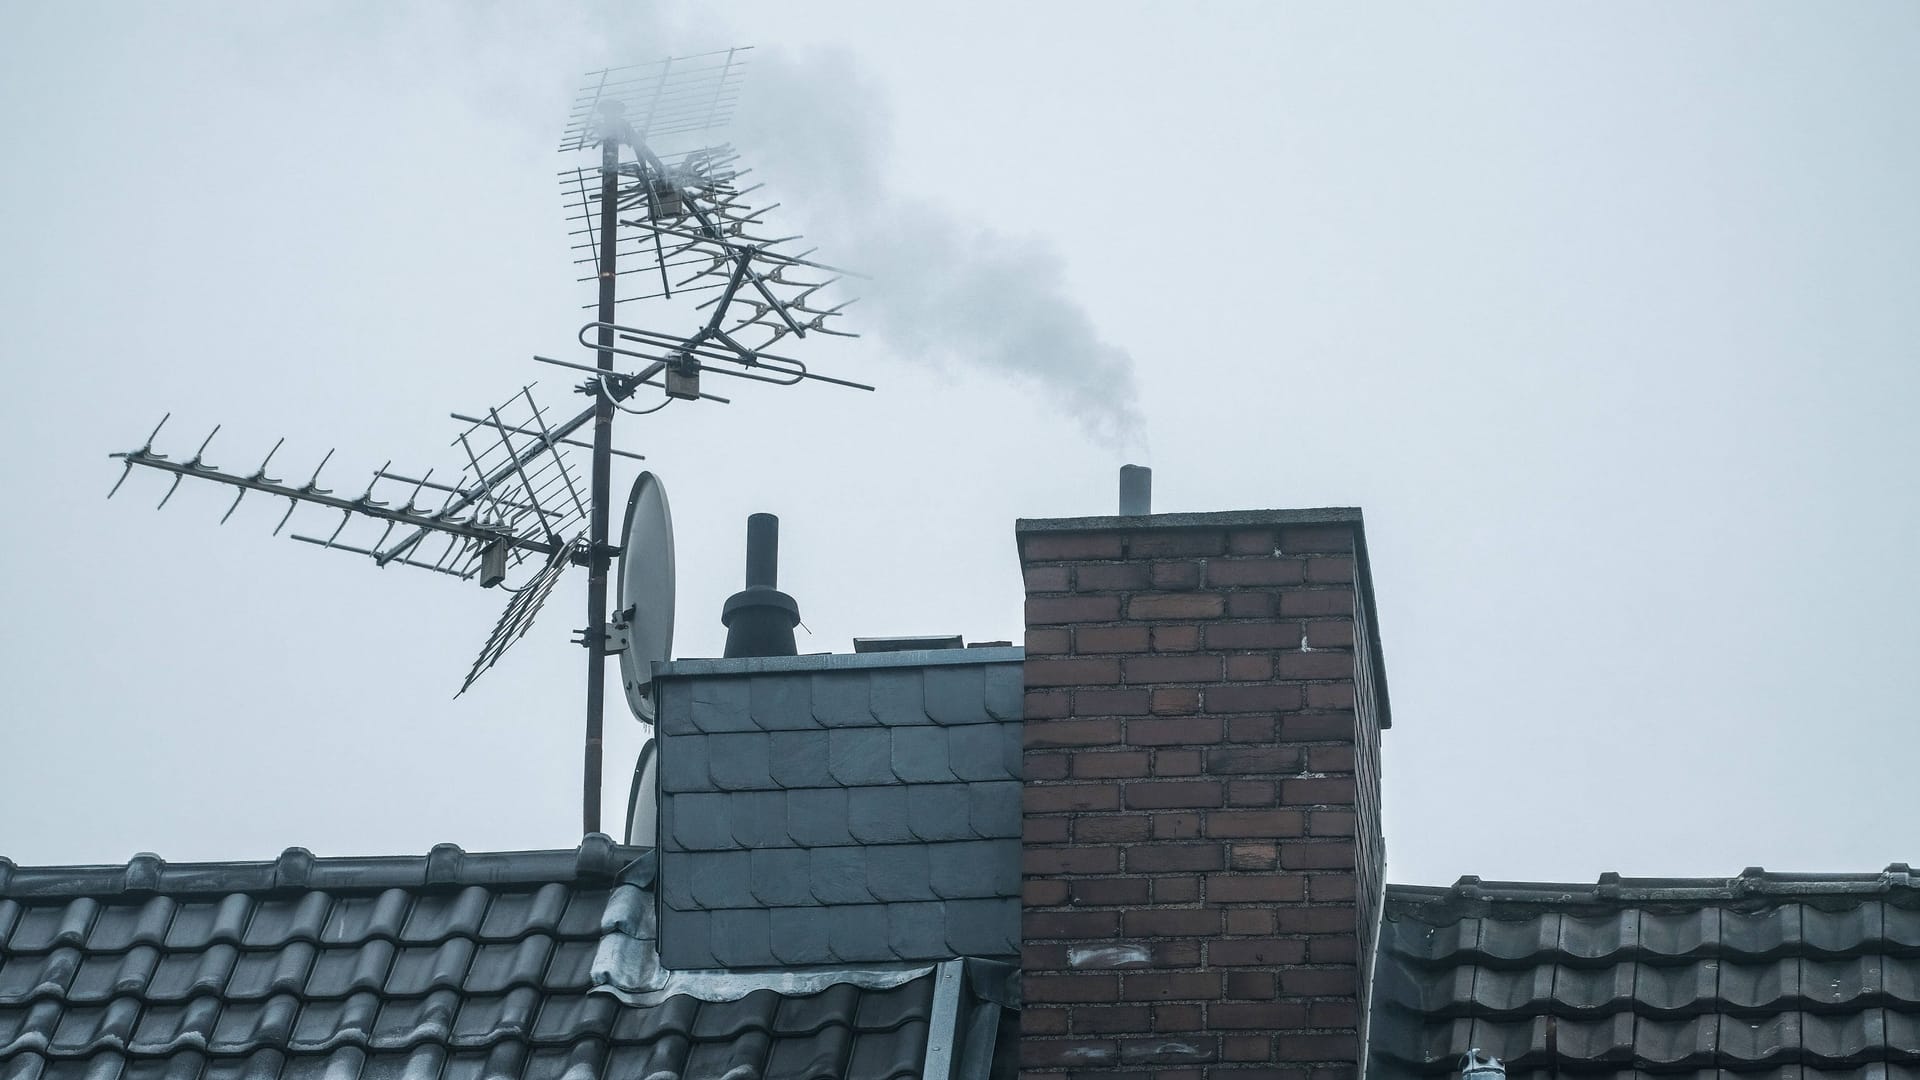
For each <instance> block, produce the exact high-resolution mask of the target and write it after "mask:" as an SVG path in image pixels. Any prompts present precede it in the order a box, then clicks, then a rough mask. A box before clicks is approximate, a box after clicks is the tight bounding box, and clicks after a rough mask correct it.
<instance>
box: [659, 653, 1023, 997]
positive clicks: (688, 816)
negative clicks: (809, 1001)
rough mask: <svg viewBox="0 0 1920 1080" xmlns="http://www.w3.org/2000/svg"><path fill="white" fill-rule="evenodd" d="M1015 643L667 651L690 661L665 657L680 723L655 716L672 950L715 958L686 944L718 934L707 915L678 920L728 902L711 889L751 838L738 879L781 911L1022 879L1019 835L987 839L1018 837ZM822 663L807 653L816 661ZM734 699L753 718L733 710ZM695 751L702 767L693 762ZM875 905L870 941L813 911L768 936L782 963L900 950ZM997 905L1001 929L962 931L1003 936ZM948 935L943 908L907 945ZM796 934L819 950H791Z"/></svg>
mask: <svg viewBox="0 0 1920 1080" xmlns="http://www.w3.org/2000/svg"><path fill="white" fill-rule="evenodd" d="M1018 656H1019V654H1018V651H1017V650H996V651H994V653H993V654H987V653H984V652H983V653H982V654H981V655H979V656H977V657H976V656H974V655H959V654H946V653H932V654H916V655H908V654H894V655H891V656H861V657H855V658H849V657H821V658H818V659H817V660H816V659H815V658H809V657H796V658H782V659H781V660H780V661H779V662H778V663H773V662H753V661H747V662H741V661H693V662H683V663H682V664H681V665H679V666H680V667H681V668H682V669H683V670H684V672H685V673H684V674H680V673H676V672H675V671H673V670H671V669H669V670H667V671H664V672H663V673H662V678H661V682H662V687H663V689H662V697H661V703H662V706H661V707H662V711H663V713H664V712H665V711H667V710H670V709H672V708H674V707H676V705H678V704H681V703H684V707H686V708H687V709H689V710H691V712H692V713H693V714H694V719H693V720H692V721H691V722H686V723H680V722H676V721H674V720H673V719H672V718H670V717H665V716H663V718H662V720H661V723H660V726H659V731H660V732H661V749H660V759H661V768H662V777H663V783H662V785H661V788H662V805H661V817H660V820H661V826H662V830H661V838H662V839H661V852H660V861H661V888H662V890H663V894H664V896H665V911H664V912H663V916H662V917H663V925H662V934H663V939H664V940H666V941H671V942H674V943H675V944H674V945H673V946H672V948H671V949H670V950H669V951H670V952H671V955H672V957H673V962H675V963H681V964H685V965H686V966H693V967H712V966H717V965H719V964H720V963H721V962H722V959H721V958H720V957H719V956H717V955H712V954H709V955H705V956H702V955H701V954H700V952H699V948H698V946H697V944H696V945H694V946H689V945H688V944H687V942H688V941H694V942H696V943H697V942H703V941H709V940H711V939H712V938H713V933H712V932H710V931H708V932H696V931H704V930H708V928H707V927H705V926H704V924H703V925H702V926H701V927H697V928H696V927H694V926H693V925H692V924H691V923H685V924H682V923H679V922H678V921H677V920H680V919H682V918H683V917H684V916H685V915H686V914H689V913H690V911H691V910H693V909H699V910H706V911H714V912H717V911H722V910H730V909H733V908H734V907H736V906H739V905H735V904H720V903H717V902H716V901H718V900H720V899H731V898H734V897H735V896H736V889H735V886H736V885H737V884H738V883H739V878H738V872H737V865H738V862H737V860H734V859H730V858H727V857H726V856H729V855H734V854H739V853H742V852H754V853H756V854H757V855H760V857H759V858H757V859H754V860H750V861H749V866H750V867H758V869H752V870H750V873H749V877H748V880H747V882H746V886H747V888H748V890H749V892H750V893H751V895H752V896H753V898H754V900H753V903H755V904H758V905H765V906H769V907H773V908H779V909H782V910H785V909H788V908H803V909H804V908H809V907H818V908H822V909H824V908H828V907H832V906H835V905H839V904H854V905H859V906H862V907H865V906H868V905H871V904H873V903H874V901H875V898H876V897H878V898H879V899H880V900H882V901H884V902H886V903H887V904H895V903H914V904H924V903H928V902H931V901H936V900H939V899H941V898H942V897H943V896H946V895H952V896H955V897H958V898H963V899H984V898H988V897H989V896H999V897H1002V898H1011V897H1015V896H1017V895H1018V891H1019V880H1018V845H1017V842H1016V843H1012V844H1007V843H1002V844H998V845H993V846H981V842H982V841H983V840H984V839H998V840H1009V839H1012V840H1016V841H1017V838H1018V836H1019V833H1020V784H1019V775H1020V768H1021V732H1020V723H1019V715H1018V702H1019V695H1020V686H1021V679H1022V676H1021V668H1020V665H1019V663H1018V662H1017V659H1018ZM816 663H817V664H818V665H820V668H819V669H815V668H813V667H812V666H811V665H813V664H816ZM723 684H724V685H723ZM676 688H677V689H676ZM990 696H992V697H993V698H994V700H995V702H996V704H994V705H992V706H990V705H989V703H988V698H989V697H990ZM742 709H744V710H745V712H746V714H747V718H748V720H749V721H750V730H747V729H745V728H746V727H747V726H748V725H743V724H742V723H741V720H740V712H741V710H742ZM996 709H997V710H998V713H996V711H995V710H996ZM695 747H697V749H694V748H695ZM677 763H685V764H677ZM694 763H699V764H700V765H703V766H704V768H705V770H706V775H705V777H704V778H703V777H701V776H699V775H698V774H697V769H696V768H695V767H694ZM951 845H965V846H964V847H962V848H961V849H960V850H959V852H957V853H956V854H954V855H952V856H950V857H941V855H940V849H941V848H943V847H945V846H951ZM895 848H899V849H905V850H891V849H895ZM799 849H805V850H806V852H807V857H806V859H805V860H804V868H805V873H804V875H803V876H801V877H799V878H796V879H794V880H791V881H789V880H786V879H785V878H784V875H786V874H789V873H791V872H792V870H793V868H795V867H798V866H801V865H802V863H801V862H800V861H799V860H797V859H795V858H792V857H776V856H774V855H772V854H771V853H773V852H776V851H797V850H799ZM862 849H866V850H862ZM761 853H766V854H761ZM709 862H712V863H713V883H712V884H711V885H709V886H706V887H704V888H702V887H696V885H695V884H694V883H695V882H699V881H701V880H703V879H705V878H707V877H708V874H707V871H706V867H707V864H708V863H709ZM988 863H991V864H992V865H988ZM1002 863H1004V864H1005V865H1004V866H1003V865H1001V864H1002ZM936 866H937V867H938V874H939V875H940V876H939V882H938V886H937V887H936V883H935V873H936V870H935V868H936ZM768 875H779V876H768ZM988 889H993V890H997V891H995V892H993V893H987V892H986V890H988ZM993 910H995V911H999V912H1001V913H1002V914H1005V913H1006V912H1007V911H1008V910H1010V909H1008V908H1005V907H999V908H995V909H993ZM881 914H882V917H881V918H879V919H875V920H868V921H867V923H866V924H865V925H866V931H865V932H866V933H867V934H868V935H869V936H870V937H871V938H872V939H873V940H872V941H870V942H867V943H865V944H861V945H858V946H855V945H853V944H851V943H850V935H855V934H857V933H858V932H859V926H858V925H857V924H855V923H852V922H846V921H842V920H838V919H834V918H828V917H827V916H825V915H824V914H823V915H822V916H821V918H822V922H821V923H820V925H819V926H818V927H816V928H814V930H812V931H810V932H807V933H796V934H795V935H794V938H793V940H792V941H791V942H789V943H787V944H785V945H783V946H782V948H781V949H780V950H778V952H779V959H780V962H786V963H803V962H812V963H835V962H840V961H871V960H874V959H894V958H897V957H900V956H903V955H906V954H902V953H900V952H898V949H897V945H898V941H897V940H896V936H895V934H894V933H893V929H892V927H893V921H897V920H893V921H890V919H889V918H888V917H887V916H886V912H885V909H884V908H883V909H882V910H881ZM922 915H924V913H922ZM915 917H916V918H919V917H921V916H920V915H916V916H915ZM971 917H976V918H977V917H978V916H977V914H976V915H975V916H971ZM902 918H905V916H903V917H902ZM1007 918H1008V919H1009V922H1008V925H1007V927H1005V928H1003V932H1000V933H997V934H977V933H971V932H970V933H968V934H966V935H963V936H966V937H968V939H969V940H978V939H983V938H992V939H993V940H995V941H997V942H999V944H1000V947H1002V948H1005V949H1008V950H1009V951H1011V949H1012V948H1013V947H1012V946H1010V945H1008V944H1007V943H1008V942H1011V941H1013V940H1014V939H1015V938H1017V925H1016V924H1017V915H1009V916H1007ZM783 920H785V925H790V926H799V925H802V923H803V922H804V920H803V919H802V917H801V916H800V915H798V914H796V915H791V916H783ZM795 920H800V921H795ZM683 931H685V932H683ZM950 936H953V935H950V934H949V933H948V932H947V928H946V927H945V926H944V924H943V925H942V927H940V928H929V929H928V930H927V931H926V932H924V933H921V934H919V935H918V936H917V937H916V938H915V940H916V941H919V942H921V944H920V945H919V946H916V947H923V948H926V949H928V950H929V951H928V952H925V953H923V954H916V955H915V956H914V958H916V959H942V958H945V957H947V956H950V955H953V954H952V953H951V952H950V947H949V946H948V945H947V944H946V943H945V942H946V940H947V938H948V937H950ZM808 943H812V944H811V945H809V944H808ZM821 943H824V945H822V944H821ZM807 947H820V948H821V949H822V951H821V952H819V953H817V954H814V955H812V956H811V957H810V958H807V959H802V957H804V956H805V955H806V954H805V948H807ZM843 947H844V948H851V949H853V951H852V952H847V951H844V948H843Z"/></svg>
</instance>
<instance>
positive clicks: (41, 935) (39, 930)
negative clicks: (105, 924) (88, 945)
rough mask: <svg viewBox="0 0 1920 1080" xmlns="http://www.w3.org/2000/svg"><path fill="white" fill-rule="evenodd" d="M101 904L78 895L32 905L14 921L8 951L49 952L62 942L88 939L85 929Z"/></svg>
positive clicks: (82, 941)
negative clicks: (64, 900) (54, 903)
mask: <svg viewBox="0 0 1920 1080" xmlns="http://www.w3.org/2000/svg"><path fill="white" fill-rule="evenodd" d="M99 909H100V904H99V902H98V901H95V900H94V899H92V898H91V897H81V898H79V899H77V900H71V901H68V902H67V903H65V904H62V905H59V906H57V907H55V906H47V907H35V908H32V909H30V910H28V911H27V912H25V913H24V914H23V915H22V916H21V918H20V919H19V920H18V921H17V922H16V923H15V924H14V927H13V934H12V935H11V936H10V937H9V938H8V939H7V943H6V944H7V951H9V952H36V953H37V952H48V951H50V950H53V949H57V948H59V947H61V946H63V945H68V946H78V945H80V944H82V943H84V942H85V941H86V940H87V930H88V928H89V927H90V926H92V925H93V916H94V914H95V912H97V911H99Z"/></svg>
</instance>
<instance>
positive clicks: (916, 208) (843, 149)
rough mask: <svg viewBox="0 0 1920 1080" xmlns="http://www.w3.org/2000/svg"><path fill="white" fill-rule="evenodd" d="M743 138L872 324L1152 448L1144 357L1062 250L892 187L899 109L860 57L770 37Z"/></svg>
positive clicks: (1131, 446) (866, 325) (865, 322)
mask: <svg viewBox="0 0 1920 1080" xmlns="http://www.w3.org/2000/svg"><path fill="white" fill-rule="evenodd" d="M748 80H749V81H748V92H747V94H746V95H744V96H745V98H746V99H747V100H745V101H743V103H742V112H741V115H740V116H739V119H738V123H737V125H736V127H737V130H738V131H739V133H740V138H739V142H740V145H741V146H742V148H743V149H744V150H745V152H746V153H747V156H748V158H749V159H750V163H751V164H752V165H753V166H754V167H755V168H756V169H757V170H759V175H761V176H764V177H766V178H767V180H768V184H769V188H770V189H774V190H775V191H776V194H775V196H774V197H775V198H780V199H783V200H790V201H789V202H788V206H787V207H782V213H785V212H786V210H787V209H788V207H791V206H793V205H794V204H796V203H797V204H800V206H801V208H804V209H805V211H806V212H807V217H808V218H809V219H810V223H809V232H810V234H812V235H818V236H831V237H832V240H831V243H830V244H828V245H826V246H825V248H824V249H823V251H822V253H821V256H820V257H821V258H823V259H825V260H826V261H828V262H831V263H835V264H837V265H844V266H850V267H852V268H854V269H857V270H859V271H860V272H861V273H863V274H866V275H869V276H870V277H871V278H872V280H870V281H854V282H848V283H846V287H848V288H849V289H850V291H851V293H853V294H857V295H859V297H860V302H859V303H858V304H857V305H855V306H854V307H853V308H851V309H849V314H851V315H853V316H854V322H855V323H857V324H858V329H859V330H861V332H863V333H866V334H869V335H870V336H873V337H876V338H878V339H880V340H881V341H882V342H884V344H885V345H887V346H888V347H889V349H890V351H891V352H892V353H893V354H894V355H896V356H898V357H900V358H902V359H906V360H915V361H921V362H926V363H931V364H937V365H953V366H971V367H982V368H988V369H993V370H997V371H1001V372H1005V373H1007V374H1011V375H1013V376H1015V377H1017V378H1022V379H1026V380H1030V381H1032V382H1033V383H1035V384H1037V385H1038V386H1039V387H1040V388H1041V389H1044V390H1046V391H1049V392H1051V393H1052V394H1053V395H1055V396H1056V397H1057V398H1058V400H1059V403H1060V406H1061V408H1062V409H1063V410H1064V411H1066V412H1068V413H1070V414H1071V415H1072V416H1073V417H1074V419H1075V420H1076V421H1078V423H1079V424H1080V426H1081V427H1082V428H1083V429H1084V430H1085V431H1086V433H1087V434H1088V435H1089V436H1090V437H1092V438H1093V439H1095V440H1097V441H1098V442H1100V443H1101V444H1103V445H1104V446H1106V447H1107V448H1108V449H1112V450H1115V451H1126V452H1135V453H1139V452H1144V450H1145V447H1146V423H1145V418H1144V416H1143V415H1142V413H1141V411H1140V405H1139V389H1138V386H1137V383H1136V381H1135V377H1134V365H1133V357H1132V356H1130V355H1129V354H1128V353H1127V351H1126V350H1125V349H1123V348H1121V347H1119V346H1117V345H1114V344H1113V343H1111V342H1109V341H1107V340H1105V339H1104V338H1102V337H1101V335H1100V331H1099V328H1098V327H1097V326H1095V325H1094V322H1093V320H1092V318H1091V317H1089V316H1088V314H1087V312H1086V311H1085V310H1084V309H1083V308H1082V307H1081V306H1080V305H1079V303H1078V302H1076V301H1075V300H1074V298H1073V297H1072V295H1071V294H1070V292H1069V290H1068V287H1067V282H1066V273H1065V265H1064V262H1063V260H1062V259H1061V258H1060V256H1059V255H1058V254H1057V253H1055V252H1054V251H1052V250H1051V249H1050V248H1049V247H1048V246H1047V245H1046V244H1045V243H1044V242H1042V241H1040V240H1039V239H1037V238H1030V237H1016V236H1010V235H1008V234H1006V233H1003V232H999V231H997V230H994V229H990V228H987V227H985V226H984V225H980V224H976V223H973V222H969V221H964V220H961V219H960V218H958V217H957V216H956V215H954V214H953V213H951V212H949V211H946V210H943V209H941V208H939V207H936V206H933V205H931V204H928V203H926V202H923V201H920V200H916V199H913V198H910V197H908V196H906V195H904V194H902V193H899V192H895V191H891V190H888V187H887V184H886V179H885V171H886V169H885V166H886V159H887V154H888V151H889V149H890V146H889V139H888V118H887V117H886V115H885V113H884V110H883V108H882V107H881V106H880V105H879V104H878V103H879V102H880V101H881V100H882V97H881V95H880V94H879V93H878V92H876V91H875V90H874V89H873V88H871V87H870V86H867V85H865V84H864V80H863V79H862V78H861V76H860V74H859V72H858V70H857V67H856V64H855V62H854V61H853V60H852V58H851V57H848V56H845V55H842V54H839V53H824V54H813V55H793V54H789V53H778V52H775V51H773V50H756V53H755V56H754V60H753V65H752V67H751V68H750V69H749V75H748Z"/></svg>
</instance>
